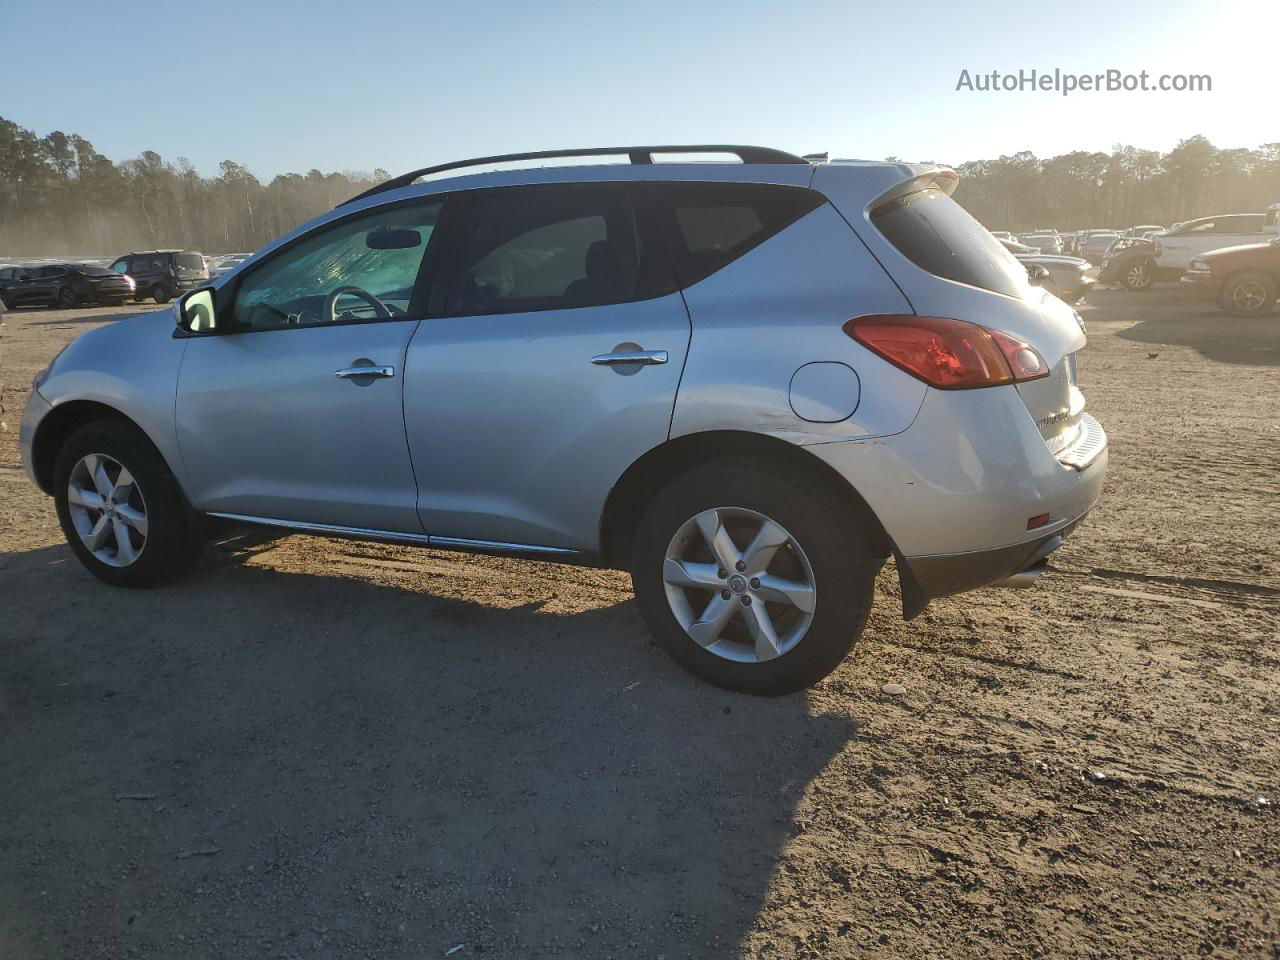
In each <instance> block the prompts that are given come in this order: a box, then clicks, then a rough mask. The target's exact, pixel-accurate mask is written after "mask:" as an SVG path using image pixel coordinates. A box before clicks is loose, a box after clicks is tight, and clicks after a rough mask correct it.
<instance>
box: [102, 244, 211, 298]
mask: <svg viewBox="0 0 1280 960" xmlns="http://www.w3.org/2000/svg"><path fill="white" fill-rule="evenodd" d="M111 271H112V272H113V273H119V274H127V275H128V276H130V277H132V278H133V282H134V284H135V286H136V290H137V292H136V294H135V296H136V298H137V299H142V298H143V297H151V298H152V299H154V300H155V302H156V303H166V302H168V301H169V300H171V299H173V298H174V297H176V296H178V295H180V294H183V293H186V292H187V291H188V290H194V289H195V288H196V287H199V286H203V285H204V284H206V283H208V282H209V270H208V268H207V267H205V265H204V255H203V254H200V253H197V252H195V251H192V250H143V251H135V252H134V253H131V254H129V255H128V256H124V257H120V258H119V259H118V260H116V261H115V263H113V264H111Z"/></svg>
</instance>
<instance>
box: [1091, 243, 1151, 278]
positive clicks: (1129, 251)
mask: <svg viewBox="0 0 1280 960" xmlns="http://www.w3.org/2000/svg"><path fill="white" fill-rule="evenodd" d="M1155 258H1156V245H1155V243H1154V241H1152V240H1148V239H1144V238H1141V237H1121V238H1119V239H1118V240H1116V241H1115V242H1114V243H1112V244H1111V246H1110V247H1108V248H1107V252H1106V254H1104V255H1103V258H1102V269H1101V270H1099V271H1098V282H1099V283H1119V284H1123V285H1124V286H1125V287H1126V288H1127V289H1129V290H1146V289H1149V288H1150V286H1151V285H1152V284H1153V283H1155V279H1156V277H1155V263H1156V259H1155Z"/></svg>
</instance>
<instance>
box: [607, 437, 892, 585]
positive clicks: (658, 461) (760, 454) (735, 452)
mask: <svg viewBox="0 0 1280 960" xmlns="http://www.w3.org/2000/svg"><path fill="white" fill-rule="evenodd" d="M727 457H753V458H759V459H762V460H772V461H774V462H779V461H780V462H783V463H787V464H789V465H792V466H794V468H795V469H796V470H799V471H804V472H805V474H806V475H808V476H811V477H813V478H815V479H817V480H818V481H819V482H821V483H823V484H826V485H828V486H829V487H830V488H831V489H832V490H833V491H834V492H835V493H836V494H837V495H838V496H845V497H848V498H849V501H850V503H851V505H852V506H853V508H854V510H855V511H857V512H858V513H859V515H860V516H861V517H863V519H864V520H865V521H866V523H867V526H868V529H870V530H871V531H872V532H873V534H874V536H873V541H872V542H873V543H874V545H875V547H876V549H877V550H878V551H879V552H880V553H881V555H882V556H885V557H887V556H889V554H890V553H891V552H892V551H893V542H892V541H891V540H890V538H889V536H888V534H887V533H886V532H885V529H884V527H883V526H882V525H881V523H880V520H879V518H878V517H877V516H876V515H875V512H874V511H872V509H871V507H870V506H869V505H868V504H867V502H866V500H864V499H863V498H862V495H861V494H860V493H859V492H858V491H857V489H856V488H854V486H853V485H852V484H851V483H849V481H848V480H846V479H845V478H844V477H843V476H841V475H840V474H839V473H838V472H837V471H836V470H835V469H834V468H833V467H831V466H830V465H829V464H827V463H825V462H823V461H822V460H820V459H818V458H817V457H815V456H814V455H813V454H811V453H809V452H808V451H806V450H805V449H804V447H801V446H798V445H797V444H794V443H788V442H787V441H785V440H780V439H778V438H777V437H770V436H767V435H764V434H759V433H750V432H747V431H738V430H713V431H705V432H699V433H691V434H686V435H684V436H682V437H676V438H673V439H671V440H668V441H667V442H666V443H663V444H662V445H660V446H657V447H654V448H653V449H652V450H649V451H648V452H647V453H645V454H644V455H643V456H641V457H640V458H639V459H638V460H636V461H635V462H634V463H632V464H631V466H630V467H628V468H627V470H626V471H625V472H624V473H623V475H622V476H621V477H620V478H619V479H618V481H617V483H615V484H614V485H613V489H612V490H610V491H609V496H608V497H607V498H606V500H605V505H604V510H603V511H602V513H601V517H600V559H601V561H602V562H603V563H604V565H605V566H609V567H616V568H618V569H626V568H627V567H628V566H629V559H630V555H631V546H632V544H633V543H634V540H635V534H636V531H637V529H638V528H639V525H640V518H641V516H642V515H643V513H644V510H645V507H646V506H647V505H648V503H649V501H650V500H651V499H652V498H653V496H654V495H655V494H656V493H657V492H658V491H659V490H661V489H662V488H663V487H664V486H666V485H667V484H668V483H670V482H671V481H672V480H674V479H675V478H676V477H677V476H679V475H680V474H682V473H684V472H686V471H687V470H689V469H691V468H693V467H696V466H700V465H702V464H704V463H709V462H711V461H714V460H722V459H725V458H727Z"/></svg>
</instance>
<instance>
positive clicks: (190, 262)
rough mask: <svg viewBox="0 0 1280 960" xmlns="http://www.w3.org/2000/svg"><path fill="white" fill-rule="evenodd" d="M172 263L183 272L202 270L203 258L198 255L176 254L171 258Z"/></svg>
mask: <svg viewBox="0 0 1280 960" xmlns="http://www.w3.org/2000/svg"><path fill="white" fill-rule="evenodd" d="M173 260H174V263H176V264H177V265H178V266H179V267H181V268H182V269H185V270H203V269H204V257H202V256H200V254H198V253H176V254H174V256H173Z"/></svg>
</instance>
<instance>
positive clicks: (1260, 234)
mask: <svg viewBox="0 0 1280 960" xmlns="http://www.w3.org/2000/svg"><path fill="white" fill-rule="evenodd" d="M1267 216H1268V215H1267V214H1265V213H1231V214H1224V215H1221V216H1216V217H1201V218H1200V219H1198V220H1188V221H1187V222H1186V223H1184V224H1181V225H1180V226H1178V227H1177V228H1176V229H1172V230H1170V231H1169V232H1168V233H1166V234H1164V235H1163V236H1161V237H1160V238H1158V239H1157V240H1156V254H1155V256H1156V279H1157V280H1176V279H1178V277H1180V276H1182V274H1183V272H1184V271H1185V270H1187V268H1188V267H1190V266H1191V260H1192V258H1193V257H1195V256H1197V255H1198V254H1201V253H1208V252H1209V251H1210V250H1220V249H1222V248H1223V247H1238V246H1240V245H1241V244H1243V243H1257V242H1259V241H1262V240H1266V239H1269V237H1270V236H1271V235H1272V234H1269V233H1268V232H1267V231H1266V229H1265V228H1266V221H1267Z"/></svg>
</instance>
